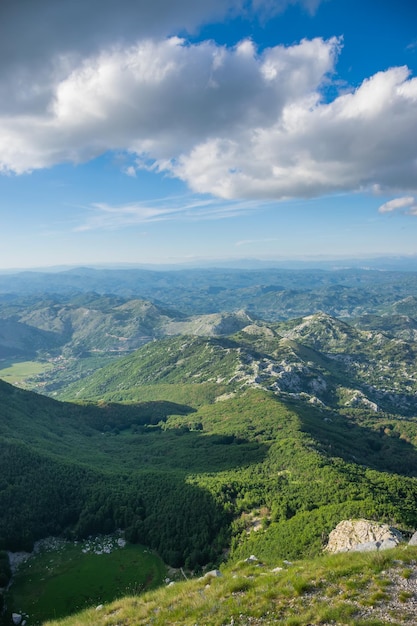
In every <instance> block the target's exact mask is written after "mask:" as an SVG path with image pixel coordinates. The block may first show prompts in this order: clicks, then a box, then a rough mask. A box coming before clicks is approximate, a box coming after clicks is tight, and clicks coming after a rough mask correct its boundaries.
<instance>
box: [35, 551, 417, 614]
mask: <svg viewBox="0 0 417 626" xmlns="http://www.w3.org/2000/svg"><path fill="white" fill-rule="evenodd" d="M416 557H417V553H416V549H415V548H413V549H411V548H410V549H407V550H401V549H397V550H391V551H388V552H387V551H386V552H385V553H384V554H381V553H378V554H372V553H371V554H370V553H368V554H366V555H364V554H348V555H347V554H340V555H333V556H327V557H321V558H318V559H317V558H316V559H313V560H309V561H306V560H304V561H298V562H294V563H289V562H282V561H279V562H274V563H273V564H271V563H270V562H269V563H266V562H265V561H264V562H262V561H254V562H252V563H251V562H249V563H245V562H244V561H241V562H239V563H236V564H234V566H232V567H230V566H229V567H224V568H222V571H221V572H220V575H219V576H218V577H216V578H213V577H210V576H206V577H203V578H199V579H198V580H193V581H188V582H185V581H183V582H176V583H175V584H173V585H172V586H169V587H168V588H163V589H161V590H158V591H154V592H151V593H146V594H145V595H143V596H142V597H140V598H137V597H131V598H124V599H121V600H117V601H116V602H113V603H111V604H108V605H105V606H102V607H101V608H100V609H98V610H97V609H96V608H95V607H94V608H91V609H90V610H88V611H85V612H83V613H81V614H78V615H75V616H73V617H69V618H67V619H64V620H62V621H59V622H58V621H53V622H47V624H45V626H85V625H87V624H95V626H105V625H107V624H125V625H126V626H142V625H143V626H145V625H146V624H149V623H152V624H155V626H166V624H171V625H183V626H194V625H201V626H203V625H204V626H219V625H220V624H224V625H226V624H227V625H235V626H238V625H239V626H248V625H254V626H261V625H272V624H286V625H288V626H306V625H307V624H311V625H312V624H322V625H323V626H327V625H328V626H330V625H331V624H343V625H345V626H388V625H391V626H392V625H394V626H399V625H403V626H406V625H407V624H415V610H416V604H417V598H416V593H415V582H416V578H417V569H416Z"/></svg>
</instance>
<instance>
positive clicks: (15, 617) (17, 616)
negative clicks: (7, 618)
mask: <svg viewBox="0 0 417 626" xmlns="http://www.w3.org/2000/svg"><path fill="white" fill-rule="evenodd" d="M12 622H13V624H16V626H19V624H21V623H22V615H20V613H12Z"/></svg>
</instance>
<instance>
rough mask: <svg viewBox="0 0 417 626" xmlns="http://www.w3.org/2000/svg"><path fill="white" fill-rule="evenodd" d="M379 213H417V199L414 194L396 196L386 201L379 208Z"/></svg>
mask: <svg viewBox="0 0 417 626" xmlns="http://www.w3.org/2000/svg"><path fill="white" fill-rule="evenodd" d="M378 212H379V213H394V212H397V213H398V212H399V213H404V214H405V215H417V201H416V199H415V198H414V196H404V197H402V198H394V199H393V200H389V202H385V204H382V205H381V206H380V207H379V208H378Z"/></svg>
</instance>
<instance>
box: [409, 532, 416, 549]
mask: <svg viewBox="0 0 417 626" xmlns="http://www.w3.org/2000/svg"><path fill="white" fill-rule="evenodd" d="M408 545H409V546H417V530H416V532H415V533H414V535H413V536H412V537H411V539H410V541H409V542H408Z"/></svg>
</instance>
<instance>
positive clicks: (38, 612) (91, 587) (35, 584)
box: [7, 542, 166, 626]
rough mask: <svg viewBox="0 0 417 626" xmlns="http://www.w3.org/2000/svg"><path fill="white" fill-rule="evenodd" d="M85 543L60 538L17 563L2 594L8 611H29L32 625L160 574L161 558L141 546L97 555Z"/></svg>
mask: <svg viewBox="0 0 417 626" xmlns="http://www.w3.org/2000/svg"><path fill="white" fill-rule="evenodd" d="M88 545H91V542H90V544H89V543H88V542H83V543H78V544H72V543H65V544H63V545H62V546H61V547H60V548H59V549H55V550H52V551H50V550H46V551H42V552H41V553H39V554H37V555H35V556H33V557H31V558H30V559H29V560H28V561H26V562H25V563H24V564H23V565H21V566H20V568H19V570H18V573H17V574H16V576H15V578H14V582H13V585H12V587H11V588H10V592H9V597H8V599H7V605H8V607H9V610H10V611H11V612H17V613H21V614H26V615H29V617H30V619H29V621H28V624H30V625H31V626H33V625H35V624H41V623H43V622H44V621H45V620H47V619H52V618H59V617H64V616H67V615H71V614H73V613H75V612H77V611H80V610H82V609H84V608H86V607H89V606H94V607H96V606H97V605H100V604H102V603H104V602H111V601H112V600H115V599H116V598H121V597H123V596H125V595H131V594H139V593H142V592H143V591H146V590H149V589H153V588H155V587H157V586H158V585H160V584H161V583H162V581H163V579H164V577H165V576H166V568H165V566H164V564H163V563H162V561H161V559H160V558H159V557H158V556H156V555H155V554H154V553H151V552H150V551H149V550H147V549H146V548H143V547H142V546H139V545H129V544H127V545H126V546H125V547H123V548H117V547H116V549H113V550H112V552H111V553H104V554H97V553H95V552H94V551H92V550H91V549H90V550H89V551H88V552H85V550H86V549H87V547H86V546H88Z"/></svg>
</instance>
